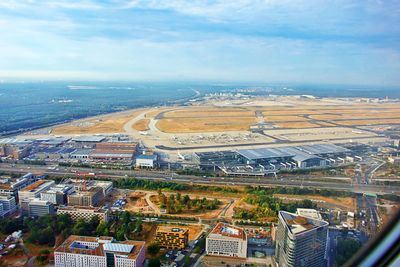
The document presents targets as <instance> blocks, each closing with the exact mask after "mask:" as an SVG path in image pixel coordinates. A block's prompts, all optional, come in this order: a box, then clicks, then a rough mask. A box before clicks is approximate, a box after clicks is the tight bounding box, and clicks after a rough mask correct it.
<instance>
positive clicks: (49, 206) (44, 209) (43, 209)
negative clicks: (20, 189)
mask: <svg viewBox="0 0 400 267" xmlns="http://www.w3.org/2000/svg"><path fill="white" fill-rule="evenodd" d="M28 207H29V216H31V217H42V216H44V215H48V214H54V205H53V203H50V202H48V201H45V200H40V199H34V200H31V201H30V202H29V203H28Z"/></svg>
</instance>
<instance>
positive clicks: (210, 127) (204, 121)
mask: <svg viewBox="0 0 400 267" xmlns="http://www.w3.org/2000/svg"><path fill="white" fill-rule="evenodd" d="M255 122H256V118H255V117H254V118H252V117H212V118H207V117H204V118H197V117H193V118H174V119H161V120H160V121H159V122H158V123H157V124H156V126H157V128H158V129H159V130H160V131H162V132H167V133H195V132H224V131H247V130H249V128H250V126H251V125H252V124H254V123H255Z"/></svg>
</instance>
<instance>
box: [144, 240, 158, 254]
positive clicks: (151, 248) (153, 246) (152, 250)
mask: <svg viewBox="0 0 400 267" xmlns="http://www.w3.org/2000/svg"><path fill="white" fill-rule="evenodd" d="M147 252H148V253H149V254H150V255H151V256H153V257H154V256H155V255H157V254H158V252H160V245H159V244H158V243H157V242H152V243H151V244H150V245H149V246H148V247H147Z"/></svg>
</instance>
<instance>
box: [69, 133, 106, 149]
mask: <svg viewBox="0 0 400 267" xmlns="http://www.w3.org/2000/svg"><path fill="white" fill-rule="evenodd" d="M105 139H106V138H105V137H104V136H98V135H92V136H77V137H74V138H72V139H71V143H72V144H73V146H74V147H75V148H94V147H95V146H96V144H97V143H100V142H102V141H104V140H105Z"/></svg>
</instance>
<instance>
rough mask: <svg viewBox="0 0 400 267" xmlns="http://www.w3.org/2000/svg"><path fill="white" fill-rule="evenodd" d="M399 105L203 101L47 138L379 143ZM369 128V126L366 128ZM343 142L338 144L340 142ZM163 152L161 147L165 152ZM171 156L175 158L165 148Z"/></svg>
mask: <svg viewBox="0 0 400 267" xmlns="http://www.w3.org/2000/svg"><path fill="white" fill-rule="evenodd" d="M399 114H400V104H399V103H386V102H384V101H383V102H371V103H368V100H365V99H358V100H354V99H353V100H352V99H336V98H320V99H301V98H298V97H290V96H282V97H276V98H274V99H273V100H271V99H267V98H262V97H258V98H254V99H247V100H240V99H232V100H229V101H222V102H221V101H214V102H213V101H212V100H207V101H204V102H200V103H193V104H192V105H188V106H165V107H160V108H157V107H155V108H143V109H137V110H131V111H125V112H119V113H113V114H109V115H103V116H98V117H94V118H89V119H82V120H77V121H73V122H71V123H67V124H63V125H60V126H55V127H53V129H52V132H51V135H66V136H70V135H79V134H87V135H90V134H114V133H122V134H127V135H130V136H132V137H133V138H135V139H137V140H141V141H142V142H143V144H144V145H145V146H147V147H148V148H150V149H153V150H159V149H162V148H160V146H161V147H162V146H164V147H169V148H173V149H175V150H177V149H183V148H185V149H186V150H190V151H204V150H202V149H203V147H204V149H205V148H208V150H210V148H211V149H214V148H213V146H215V149H217V146H220V147H221V146H231V147H232V148H234V147H235V146H239V145H240V147H243V146H248V148H255V147H256V146H260V145H263V146H274V145H276V144H285V143H289V142H298V143H300V142H302V143H304V144H306V143H309V142H343V140H345V139H348V140H352V141H359V142H370V141H374V142H378V141H382V139H383V138H384V137H381V136H380V135H379V129H377V128H375V129H377V130H373V129H370V128H371V127H372V126H374V127H386V126H387V125H399V124H400V115H399ZM368 127H369V128H368ZM340 140H342V141H340ZM164 151H165V149H164ZM168 153H169V157H171V158H174V157H178V154H177V152H176V151H175V152H174V150H169V152H168Z"/></svg>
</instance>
